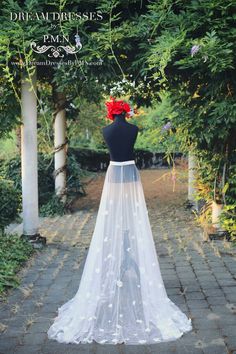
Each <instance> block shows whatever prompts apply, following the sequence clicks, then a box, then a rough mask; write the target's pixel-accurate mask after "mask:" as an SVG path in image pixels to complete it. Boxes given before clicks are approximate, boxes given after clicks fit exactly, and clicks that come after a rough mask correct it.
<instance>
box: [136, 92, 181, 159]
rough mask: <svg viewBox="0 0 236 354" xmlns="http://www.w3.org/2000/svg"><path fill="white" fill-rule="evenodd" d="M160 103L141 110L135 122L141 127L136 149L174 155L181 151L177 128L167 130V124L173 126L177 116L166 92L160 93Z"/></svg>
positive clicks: (171, 127)
mask: <svg viewBox="0 0 236 354" xmlns="http://www.w3.org/2000/svg"><path fill="white" fill-rule="evenodd" d="M159 97H160V101H159V102H157V103H156V104H155V105H153V107H150V108H146V109H143V110H142V109H141V108H140V109H139V111H140V112H141V115H140V116H138V117H137V118H135V119H134V120H133V121H134V123H136V124H137V125H138V126H139V134H138V138H137V142H136V144H135V147H136V148H138V149H146V150H149V151H151V152H153V151H155V152H166V153H167V154H168V153H173V152H177V151H179V150H180V146H179V145H180V144H179V143H178V140H177V137H178V135H176V134H175V133H176V128H175V127H174V126H170V128H169V129H165V126H166V124H167V123H170V124H172V122H173V120H174V118H175V116H176V114H175V112H174V111H173V108H172V103H171V97H170V95H169V94H168V93H167V92H166V91H165V92H164V91H162V92H160V93H159Z"/></svg>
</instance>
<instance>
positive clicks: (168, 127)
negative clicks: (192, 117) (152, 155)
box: [161, 122, 171, 132]
mask: <svg viewBox="0 0 236 354" xmlns="http://www.w3.org/2000/svg"><path fill="white" fill-rule="evenodd" d="M170 128H171V122H167V123H166V124H165V125H163V127H162V129H161V131H162V132H163V131H165V130H169V129H170Z"/></svg>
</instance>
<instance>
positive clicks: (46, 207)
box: [39, 194, 66, 216]
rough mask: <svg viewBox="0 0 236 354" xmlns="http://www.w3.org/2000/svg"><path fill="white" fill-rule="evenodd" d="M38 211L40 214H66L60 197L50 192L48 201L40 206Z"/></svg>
mask: <svg viewBox="0 0 236 354" xmlns="http://www.w3.org/2000/svg"><path fill="white" fill-rule="evenodd" d="M39 212H40V215H41V216H54V215H64V214H66V206H65V204H64V203H62V201H61V198H59V197H58V196H57V195H55V194H52V195H51V198H50V199H49V200H48V202H47V203H45V204H43V205H42V206H41V207H40V210H39Z"/></svg>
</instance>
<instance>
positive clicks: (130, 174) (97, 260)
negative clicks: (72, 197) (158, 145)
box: [47, 160, 192, 344]
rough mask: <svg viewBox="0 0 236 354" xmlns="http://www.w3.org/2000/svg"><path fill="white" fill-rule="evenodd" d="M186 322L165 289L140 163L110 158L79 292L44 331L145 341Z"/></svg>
mask: <svg viewBox="0 0 236 354" xmlns="http://www.w3.org/2000/svg"><path fill="white" fill-rule="evenodd" d="M191 329H192V324H191V319H189V318H187V316H186V315H185V314H184V313H183V312H182V311H181V310H180V308H179V307H177V306H176V305H175V304H174V303H173V302H172V301H171V300H170V299H169V298H168V296H167V293H166V290H165V286H164V283H163V280H162V276H161V272H160V267H159V263H158V258H157V254H156V250H155V245H154V241H153V236H152V231H151V227H150V222H149V217H148V211H147V208H146V202H145V197H144V194H143V187H142V183H141V179H140V174H139V170H138V169H137V167H136V165H135V162H134V160H132V161H125V162H115V161H110V165H109V166H108V169H107V172H106V176H105V182H104V186H103V191H102V196H101V201H100V206H99V210H98V214H97V219H96V225H95V229H94V232H93V236H92V240H91V244H90V247H89V250H88V254H87V258H86V262H85V266H84V270H83V274H82V278H81V281H80V285H79V288H78V291H77V292H76V294H75V296H74V297H73V298H72V299H70V300H69V301H67V302H66V303H65V304H64V305H62V306H61V307H59V308H58V316H57V317H56V318H55V319H54V323H53V324H52V325H51V327H50V328H49V330H48V332H47V334H48V338H50V339H55V340H57V341H58V342H60V343H91V342H92V341H93V340H94V341H96V342H98V343H102V344H105V343H107V344H108V343H110V344H117V343H125V344H146V343H147V344H149V343H158V342H165V341H172V340H175V339H177V338H179V337H181V336H182V334H183V333H184V332H188V331H190V330H191Z"/></svg>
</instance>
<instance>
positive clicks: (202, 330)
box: [0, 170, 236, 354]
mask: <svg viewBox="0 0 236 354" xmlns="http://www.w3.org/2000/svg"><path fill="white" fill-rule="evenodd" d="M166 172H167V170H159V171H157V170H152V171H151V170H149V171H148V170H146V171H141V178H142V181H143V187H144V193H145V196H146V201H147V205H148V209H149V216H150V220H151V224H152V230H153V235H154V240H155V244H156V249H157V253H158V257H159V262H160V267H161V271H162V276H163V280H164V283H165V286H166V290H167V293H168V296H169V297H170V298H171V299H172V300H173V301H174V302H175V303H176V304H177V305H178V306H179V307H180V308H181V309H182V310H183V311H184V312H185V313H186V314H187V315H188V316H190V317H191V318H192V320H193V326H194V330H193V331H192V332H189V333H186V334H184V335H183V336H182V337H181V338H180V339H178V340H176V341H173V342H168V343H158V344H155V345H149V346H142V345H140V346H133V345H130V346H124V345H116V346H114V345H107V344H106V345H101V344H96V343H94V344H88V345H81V344H80V345H76V344H59V343H57V342H56V341H53V340H48V339H47V335H46V331H47V329H48V328H49V326H50V324H51V323H52V322H53V318H54V317H55V316H56V314H57V308H58V307H59V306H61V305H62V304H63V303H64V302H66V301H67V300H68V299H70V298H71V297H73V296H74V295H75V293H76V291H77V289H78V285H79V281H80V277H81V274H82V270H83V265H84V261H85V257H86V253H87V250H88V246H89V242H90V239H91V235H92V231H93V228H94V224H95V221H96V212H97V206H98V203H99V198H100V193H101V188H102V185H103V178H104V174H99V175H98V178H97V179H95V180H94V181H93V182H91V183H90V184H89V186H88V188H87V190H88V196H87V197H85V198H81V199H80V200H79V201H78V202H77V203H75V206H77V207H80V211H77V212H75V213H74V214H72V215H67V216H64V217H62V218H60V217H56V218H52V219H49V218H46V219H43V220H41V229H40V231H41V234H43V235H44V236H46V237H47V246H46V248H44V249H43V250H37V252H36V254H35V255H34V256H33V257H32V259H31V260H29V262H28V263H27V265H26V267H25V268H24V269H23V270H22V271H21V272H20V275H21V278H22V282H21V285H20V287H19V288H18V289H13V290H12V291H11V292H10V294H9V297H8V301H7V303H2V305H1V306H0V332H1V333H0V334H1V335H0V354H34V353H43V354H54V353H55V354H60V353H63V354H70V353H71V354H72V353H76V354H78V353H79V354H84V353H91V354H92V353H93V354H94V353H96V354H100V353H101V354H108V353H111V354H114V353H117V354H118V353H119V354H122V353H127V354H129V353H132V354H170V353H179V354H185V353H186V354H195V353H201V354H224V353H228V354H233V353H234V352H235V353H236V338H235V333H236V301H235V300H236V281H235V273H236V272H235V271H236V262H235V260H236V250H235V249H232V247H231V243H228V242H221V241H212V242H210V243H204V242H203V237H202V232H201V229H200V228H198V227H197V226H196V224H195V222H194V217H193V214H192V213H190V211H187V210H185V209H184V207H183V203H184V201H185V200H186V197H187V195H186V190H187V188H186V182H185V180H184V179H183V178H182V177H181V181H179V182H178V183H177V188H176V191H175V192H174V193H173V192H172V185H171V182H170V180H169V179H166V180H159V181H157V182H156V183H152V182H153V181H154V180H155V179H157V178H158V177H160V176H161V175H163V174H164V173H166Z"/></svg>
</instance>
